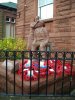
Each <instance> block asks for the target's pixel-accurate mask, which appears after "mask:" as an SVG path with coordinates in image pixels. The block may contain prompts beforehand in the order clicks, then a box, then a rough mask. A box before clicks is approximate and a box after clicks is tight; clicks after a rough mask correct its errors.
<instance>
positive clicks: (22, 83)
mask: <svg viewBox="0 0 75 100" xmlns="http://www.w3.org/2000/svg"><path fill="white" fill-rule="evenodd" d="M23 62H24V51H22V95H23V65H24V63H23Z"/></svg>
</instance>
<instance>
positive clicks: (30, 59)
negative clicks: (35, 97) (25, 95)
mask: <svg viewBox="0 0 75 100" xmlns="http://www.w3.org/2000/svg"><path fill="white" fill-rule="evenodd" d="M31 71H32V51H30V99H31V81H32V79H31V78H32V76H31Z"/></svg>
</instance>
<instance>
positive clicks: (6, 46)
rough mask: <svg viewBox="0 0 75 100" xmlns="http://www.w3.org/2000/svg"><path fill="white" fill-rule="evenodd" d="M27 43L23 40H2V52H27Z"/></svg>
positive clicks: (0, 47)
mask: <svg viewBox="0 0 75 100" xmlns="http://www.w3.org/2000/svg"><path fill="white" fill-rule="evenodd" d="M26 48H27V43H26V41H25V40H23V39H21V38H17V39H12V38H8V39H7V38H5V39H3V40H0V50H26Z"/></svg>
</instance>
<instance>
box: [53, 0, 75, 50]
mask: <svg viewBox="0 0 75 100" xmlns="http://www.w3.org/2000/svg"><path fill="white" fill-rule="evenodd" d="M54 9H55V14H54V36H55V37H58V38H59V39H55V45H56V46H57V48H58V49H65V50H72V51H74V50H75V43H74V42H75V28H74V26H75V0H55V5H54Z"/></svg>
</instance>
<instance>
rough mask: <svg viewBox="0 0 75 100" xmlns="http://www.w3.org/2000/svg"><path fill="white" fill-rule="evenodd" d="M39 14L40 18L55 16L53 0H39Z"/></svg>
mask: <svg viewBox="0 0 75 100" xmlns="http://www.w3.org/2000/svg"><path fill="white" fill-rule="evenodd" d="M38 16H39V17H40V19H48V18H53V0H38Z"/></svg>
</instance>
